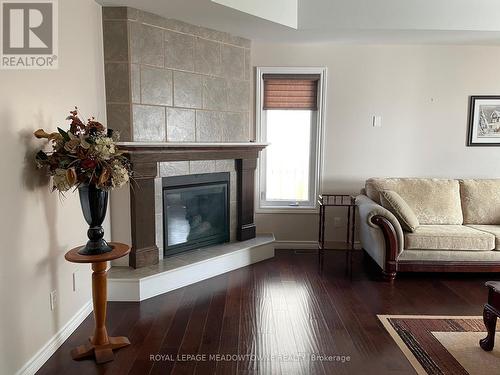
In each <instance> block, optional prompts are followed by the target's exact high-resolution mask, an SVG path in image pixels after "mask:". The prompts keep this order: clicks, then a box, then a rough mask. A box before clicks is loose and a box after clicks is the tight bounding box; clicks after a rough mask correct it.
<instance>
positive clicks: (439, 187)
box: [365, 178, 463, 225]
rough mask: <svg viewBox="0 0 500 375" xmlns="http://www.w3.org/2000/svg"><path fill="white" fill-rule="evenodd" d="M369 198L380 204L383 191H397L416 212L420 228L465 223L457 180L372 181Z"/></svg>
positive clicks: (395, 179) (392, 179) (410, 179)
mask: <svg viewBox="0 0 500 375" xmlns="http://www.w3.org/2000/svg"><path fill="white" fill-rule="evenodd" d="M365 189H366V195H368V197H369V198H371V199H372V200H374V201H375V202H377V203H379V204H380V191H382V190H394V191H395V192H397V193H398V194H399V195H400V196H401V198H403V199H404V200H405V201H406V203H407V204H408V206H410V208H411V209H412V210H413V212H414V213H415V215H416V216H417V219H418V221H419V223H420V224H421V225H432V224H442V225H447V224H448V225H461V224H462V223H463V217H462V206H461V203H460V186H459V183H458V180H445V179H436V178H370V179H369V180H367V181H366V184H365Z"/></svg>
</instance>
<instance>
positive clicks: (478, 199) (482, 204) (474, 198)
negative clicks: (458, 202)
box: [460, 179, 500, 225]
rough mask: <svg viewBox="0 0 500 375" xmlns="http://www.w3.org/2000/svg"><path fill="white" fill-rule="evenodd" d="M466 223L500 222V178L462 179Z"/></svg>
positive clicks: (461, 190)
mask: <svg viewBox="0 0 500 375" xmlns="http://www.w3.org/2000/svg"><path fill="white" fill-rule="evenodd" d="M460 197H461V199H462V211H463V214H464V224H485V225H489V224H500V179H496V180H461V181H460Z"/></svg>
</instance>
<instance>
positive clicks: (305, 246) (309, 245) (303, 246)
mask: <svg viewBox="0 0 500 375" xmlns="http://www.w3.org/2000/svg"><path fill="white" fill-rule="evenodd" d="M274 248H275V249H284V250H317V249H318V241H275V242H274Z"/></svg>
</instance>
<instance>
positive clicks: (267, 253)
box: [108, 234, 274, 301]
mask: <svg viewBox="0 0 500 375" xmlns="http://www.w3.org/2000/svg"><path fill="white" fill-rule="evenodd" d="M272 257H274V236H273V235H272V234H261V235H257V237H256V238H253V239H251V240H248V241H241V242H231V243H226V244H221V245H216V246H211V247H206V248H202V249H199V250H194V251H189V252H186V253H182V254H179V255H174V256H172V257H169V258H165V259H162V260H160V262H159V263H158V264H155V265H153V266H149V267H143V268H138V269H133V268H130V267H116V266H113V267H111V269H110V270H109V272H108V301H143V300H145V299H147V298H151V297H154V296H157V295H160V294H163V293H166V292H170V291H172V290H175V289H178V288H182V287H184V286H187V285H190V284H194V283H197V282H199V281H202V280H205V279H209V278H211V277H214V276H217V275H220V274H223V273H226V272H229V271H232V270H235V269H238V268H241V267H245V266H248V265H250V264H253V263H257V262H260V261H262V260H265V259H269V258H272Z"/></svg>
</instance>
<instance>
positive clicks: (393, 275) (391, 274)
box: [382, 271, 396, 282]
mask: <svg viewBox="0 0 500 375" xmlns="http://www.w3.org/2000/svg"><path fill="white" fill-rule="evenodd" d="M382 278H383V279H384V281H389V282H392V281H394V279H395V278H396V272H387V271H382Z"/></svg>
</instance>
